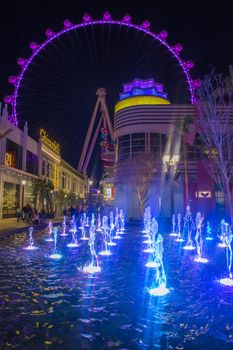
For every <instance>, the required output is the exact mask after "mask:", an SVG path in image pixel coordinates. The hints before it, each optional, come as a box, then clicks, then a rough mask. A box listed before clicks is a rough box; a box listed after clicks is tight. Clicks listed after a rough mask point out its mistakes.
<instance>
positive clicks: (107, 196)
mask: <svg viewBox="0 0 233 350" xmlns="http://www.w3.org/2000/svg"><path fill="white" fill-rule="evenodd" d="M103 197H104V200H113V199H114V187H113V185H111V184H106V185H104V188H103Z"/></svg>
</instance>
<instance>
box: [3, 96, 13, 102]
mask: <svg viewBox="0 0 233 350" xmlns="http://www.w3.org/2000/svg"><path fill="white" fill-rule="evenodd" d="M4 102H5V103H7V104H11V103H12V102H13V98H12V96H9V95H8V96H6V97H5V98H4Z"/></svg>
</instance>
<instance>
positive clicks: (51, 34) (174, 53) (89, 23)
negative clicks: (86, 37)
mask: <svg viewBox="0 0 233 350" xmlns="http://www.w3.org/2000/svg"><path fill="white" fill-rule="evenodd" d="M99 26H102V27H103V26H111V27H113V26H117V27H119V28H126V29H127V30H134V31H136V32H140V33H142V34H144V36H146V37H150V38H152V40H153V41H155V42H158V43H159V45H160V46H162V47H164V48H165V49H166V51H167V52H168V53H169V54H170V55H171V57H173V58H174V59H175V60H176V61H177V63H178V65H179V67H180V69H181V71H182V72H183V75H184V77H185V79H186V83H187V89H188V90H189V99H190V102H191V104H194V103H195V93H194V91H195V89H196V88H197V87H199V86H200V80H197V79H192V77H191V75H190V70H191V69H192V68H193V67H194V63H193V61H191V60H184V59H182V58H181V51H182V50H183V46H182V45H181V44H175V45H171V44H169V43H168V41H167V37H168V33H167V32H166V31H165V30H163V31H161V32H159V33H154V32H153V31H152V30H151V24H150V22H149V21H148V20H145V21H143V22H142V24H140V25H138V24H134V23H133V22H132V19H131V16H130V15H128V14H127V15H125V16H124V17H123V18H122V19H121V20H115V19H112V17H111V14H110V13H109V12H105V13H104V14H103V17H102V18H101V19H92V17H91V16H90V15H89V14H85V15H84V16H83V20H82V21H81V22H80V23H77V24H73V23H72V22H71V21H70V20H68V19H66V20H65V21H64V27H63V29H62V30H60V31H57V32H55V31H53V30H52V29H50V28H49V29H47V30H46V32H45V34H46V40H45V41H44V42H42V43H40V44H39V43H36V42H34V41H33V42H31V43H30V45H29V46H30V49H31V51H32V53H31V55H30V56H29V57H28V58H22V57H21V58H19V59H18V60H17V63H18V65H19V66H20V69H21V70H20V73H19V74H18V75H14V76H13V75H12V76H10V77H9V83H10V84H12V85H13V87H14V88H13V93H12V95H8V96H6V97H5V99H4V101H5V103H7V104H10V105H11V106H12V112H11V114H10V115H9V121H10V122H11V123H13V124H15V125H17V124H18V120H19V118H20V111H19V109H20V108H19V100H20V98H21V93H22V94H23V85H24V79H25V77H26V76H27V73H28V72H30V70H33V69H34V67H33V63H34V62H36V59H37V57H39V56H41V55H42V53H43V52H45V53H46V51H47V50H48V48H49V46H51V47H54V46H56V44H57V43H58V42H60V41H61V38H62V37H64V36H65V35H69V34H70V33H72V32H77V31H79V30H82V29H85V30H86V29H87V28H88V27H90V28H92V30H93V27H99ZM24 95H25V94H24Z"/></svg>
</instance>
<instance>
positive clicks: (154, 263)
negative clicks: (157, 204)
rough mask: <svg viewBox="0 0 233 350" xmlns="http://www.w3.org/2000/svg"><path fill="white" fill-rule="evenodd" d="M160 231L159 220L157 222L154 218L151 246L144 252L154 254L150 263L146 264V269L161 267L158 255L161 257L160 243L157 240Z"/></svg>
mask: <svg viewBox="0 0 233 350" xmlns="http://www.w3.org/2000/svg"><path fill="white" fill-rule="evenodd" d="M158 229H159V225H158V222H157V220H155V219H154V218H153V219H152V222H151V232H152V234H151V241H152V243H151V245H150V247H149V248H148V249H146V250H144V252H146V253H153V254H152V258H151V259H150V261H148V262H147V263H146V267H149V268H157V267H158V266H159V263H158V255H159V251H158V244H157V243H158V242H157V241H156V240H157V235H158Z"/></svg>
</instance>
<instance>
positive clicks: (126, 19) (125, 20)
mask: <svg viewBox="0 0 233 350" xmlns="http://www.w3.org/2000/svg"><path fill="white" fill-rule="evenodd" d="M122 21H123V22H125V23H130V22H131V16H130V15H128V14H126V15H124V17H123V20H122Z"/></svg>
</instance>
